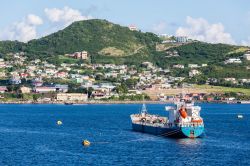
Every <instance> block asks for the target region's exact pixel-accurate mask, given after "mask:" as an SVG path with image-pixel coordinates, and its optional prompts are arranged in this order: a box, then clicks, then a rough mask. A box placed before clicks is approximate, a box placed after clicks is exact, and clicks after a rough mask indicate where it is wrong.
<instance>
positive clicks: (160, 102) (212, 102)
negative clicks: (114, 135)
mask: <svg viewBox="0 0 250 166" xmlns="http://www.w3.org/2000/svg"><path fill="white" fill-rule="evenodd" d="M143 103H145V104H173V103H174V102H173V101H154V100H148V101H96V100H95V101H93V100H90V101H85V102H76V101H72V102H62V101H49V102H44V101H41V102H33V101H0V104H65V105H67V104H68V105H78V104H79V105H80V104H143ZM196 103H210V104H250V102H247V103H237V102H231V103H227V102H226V101H210V102H207V101H196Z"/></svg>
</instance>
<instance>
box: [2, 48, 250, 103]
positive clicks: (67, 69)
mask: <svg viewBox="0 0 250 166" xmlns="http://www.w3.org/2000/svg"><path fill="white" fill-rule="evenodd" d="M168 54H169V56H179V55H178V52H177V51H171V52H168ZM65 56H68V57H72V58H76V59H83V60H86V59H88V58H89V54H88V52H87V51H81V52H75V53H73V54H67V55H65ZM8 57H10V58H8V59H3V58H0V80H5V83H3V81H1V84H0V93H6V92H9V93H10V92H11V90H9V89H8V85H19V87H20V92H21V93H23V94H56V96H54V99H56V100H58V101H66V100H81V101H85V100H87V99H88V97H91V98H92V99H96V100H99V99H107V98H110V97H119V95H120V94H119V93H118V92H117V91H116V90H115V89H116V87H117V86H120V85H121V84H122V83H123V82H126V80H129V79H131V80H136V82H135V84H134V85H132V86H131V87H130V89H128V94H126V95H134V94H141V91H143V90H149V91H150V90H152V91H153V90H161V89H170V88H177V87H178V86H179V83H180V82H183V81H184V80H185V77H174V76H171V72H172V71H173V70H176V69H188V71H189V75H188V76H189V78H192V77H195V76H197V75H200V74H202V72H201V70H200V69H201V68H203V67H207V64H201V65H199V64H187V65H183V64H175V65H173V66H170V68H167V69H162V68H160V67H157V66H155V65H154V64H153V63H151V62H143V63H142V64H141V66H140V68H139V69H138V67H136V66H127V65H115V64H88V63H82V64H77V63H62V64H60V65H54V64H51V63H49V62H47V61H44V60H40V59H34V60H32V61H28V60H27V57H26V56H25V53H23V52H20V53H10V54H8ZM243 57H244V58H245V59H246V60H249V59H250V51H248V52H246V53H245V54H244V56H243ZM239 60H240V59H237V58H234V59H233V58H231V59H228V60H226V61H227V64H228V63H239ZM86 71H89V72H86ZM48 79H50V80H63V82H64V83H60V84H59V83H56V82H52V83H50V84H48V83H47V82H46V80H48ZM224 79H225V81H229V82H232V83H234V84H239V83H250V79H238V80H237V79H235V78H224ZM107 80H116V81H107ZM216 81H218V80H217V79H212V78H210V79H208V80H207V82H208V83H210V82H212V83H213V82H216ZM6 82H7V83H6ZM24 82H25V84H24ZM68 83H74V84H78V85H79V86H80V87H82V88H85V89H90V88H91V89H92V90H91V94H89V95H87V94H83V93H69V88H70V87H69V84H68ZM183 85H184V84H183ZM123 95H124V94H123ZM1 96H2V95H1ZM46 100H49V99H46Z"/></svg>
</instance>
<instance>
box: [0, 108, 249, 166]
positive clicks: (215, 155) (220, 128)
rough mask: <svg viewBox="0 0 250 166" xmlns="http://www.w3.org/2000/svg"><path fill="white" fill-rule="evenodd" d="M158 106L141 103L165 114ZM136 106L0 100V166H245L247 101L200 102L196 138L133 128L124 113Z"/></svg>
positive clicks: (247, 125) (151, 110) (128, 112)
mask: <svg viewBox="0 0 250 166" xmlns="http://www.w3.org/2000/svg"><path fill="white" fill-rule="evenodd" d="M164 106H165V105H158V104H152V105H147V107H148V111H149V112H150V113H157V114H160V115H167V113H166V112H165V111H164ZM140 107H141V105H140V104H110V105H109V104H104V105H0V165H25V166H26V165H115V166H118V165H133V166H134V165H135V166H136V165H155V166H156V165H157V166H158V165H171V166H178V165H187V166H188V165H194V166H196V165H216V166H218V165H250V105H237V104H231V105H229V104H201V107H202V112H201V115H202V117H203V118H204V121H205V137H204V138H199V139H188V138H186V139H172V138H164V137H157V136H153V135H149V134H143V133H137V132H133V131H132V130H131V123H130V117H129V115H130V114H132V113H137V112H138V111H139V109H140ZM237 114H242V115H243V116H244V118H243V119H237ZM58 120H61V121H62V122H63V125H61V126H58V125H57V124H56V122H57V121H58ZM84 139H87V140H89V141H90V142H91V143H92V144H91V146H89V147H83V146H82V144H81V143H82V141H83V140H84Z"/></svg>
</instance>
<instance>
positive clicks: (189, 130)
mask: <svg viewBox="0 0 250 166" xmlns="http://www.w3.org/2000/svg"><path fill="white" fill-rule="evenodd" d="M132 127H133V130H134V131H138V132H143V133H149V134H153V135H158V136H164V137H180V138H185V137H188V138H196V137H201V136H202V134H203V132H204V126H195V127H193V126H192V127H171V128H166V127H155V126H148V125H144V124H135V123H132Z"/></svg>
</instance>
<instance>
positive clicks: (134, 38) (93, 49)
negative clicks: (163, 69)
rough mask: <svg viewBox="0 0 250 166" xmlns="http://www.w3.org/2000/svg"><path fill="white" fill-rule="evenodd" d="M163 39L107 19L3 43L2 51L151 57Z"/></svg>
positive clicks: (81, 22) (1, 44) (74, 24)
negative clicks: (33, 37)
mask: <svg viewBox="0 0 250 166" xmlns="http://www.w3.org/2000/svg"><path fill="white" fill-rule="evenodd" d="M157 42H160V39H159V38H158V37H157V36H156V35H155V34H153V33H142V32H139V31H131V30H129V28H127V27H122V26H120V25H117V24H113V23H110V22H108V21H106V20H98V19H92V20H85V21H78V22H74V23H73V24H71V25H70V26H68V27H66V28H65V29H63V30H60V31H58V32H56V33H53V34H51V35H48V36H46V37H43V38H40V39H36V40H31V41H29V42H28V43H27V44H25V43H21V42H10V41H6V42H0V52H1V53H7V52H11V51H14V52H15V51H24V52H27V53H30V54H32V53H33V54H36V55H44V56H45V55H58V54H68V53H73V52H76V51H82V50H86V51H88V52H89V53H90V54H92V55H96V54H100V55H109V56H127V55H133V54H136V53H138V52H139V53H143V54H147V55H148V54H149V51H150V50H152V49H154V48H155V43H157Z"/></svg>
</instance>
